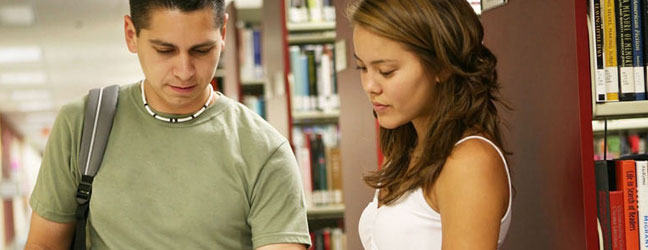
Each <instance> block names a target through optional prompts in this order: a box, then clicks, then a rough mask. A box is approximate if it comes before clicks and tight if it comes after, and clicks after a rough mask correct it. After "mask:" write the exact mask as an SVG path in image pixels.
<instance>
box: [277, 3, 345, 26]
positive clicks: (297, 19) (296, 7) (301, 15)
mask: <svg viewBox="0 0 648 250" xmlns="http://www.w3.org/2000/svg"><path fill="white" fill-rule="evenodd" d="M287 1H290V9H289V14H288V16H289V20H290V22H291V23H306V22H311V23H321V22H334V21H335V7H334V6H333V0H287Z"/></svg>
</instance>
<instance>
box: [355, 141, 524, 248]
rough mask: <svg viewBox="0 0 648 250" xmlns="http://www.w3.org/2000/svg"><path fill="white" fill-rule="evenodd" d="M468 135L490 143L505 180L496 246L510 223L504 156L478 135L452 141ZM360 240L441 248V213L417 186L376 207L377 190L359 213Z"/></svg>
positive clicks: (390, 245)
mask: <svg viewBox="0 0 648 250" xmlns="http://www.w3.org/2000/svg"><path fill="white" fill-rule="evenodd" d="M469 139H481V140H483V141H486V142H488V143H489V144H491V145H492V146H493V147H494V148H495V149H496V150H497V152H498V153H499V155H500V157H501V158H502V161H503V162H504V166H505V167H506V175H507V177H508V183H509V202H508V208H507V209H506V214H504V217H503V218H502V220H501V222H500V232H499V238H498V240H497V248H498V249H499V248H500V247H501V246H502V243H503V242H504V239H505V238H506V233H507V232H508V229H509V225H510V224H511V202H512V195H511V175H510V173H509V169H508V165H507V164H506V159H505V158H504V155H503V154H502V151H500V149H499V148H497V146H495V144H494V143H493V142H491V141H489V140H488V139H486V138H484V137H481V136H468V137H465V138H463V139H461V140H460V141H459V142H457V143H456V144H455V146H456V145H458V144H460V143H462V142H464V141H466V140H469ZM358 231H359V233H360V240H361V241H362V245H363V246H364V248H365V250H402V249H407V250H419V249H420V250H424V249H425V250H441V215H440V214H439V213H437V212H436V211H434V210H433V209H432V208H431V207H430V206H429V205H428V203H427V202H426V201H425V197H424V195H423V190H422V189H421V188H418V189H415V190H413V191H410V192H409V193H405V194H404V195H403V196H401V197H400V198H399V199H398V200H397V201H395V202H394V203H393V204H390V205H388V206H381V207H380V208H378V190H376V193H375V195H374V198H373V201H371V203H369V205H367V207H366V208H365V210H364V211H363V212H362V215H361V216H360V223H359V225H358Z"/></svg>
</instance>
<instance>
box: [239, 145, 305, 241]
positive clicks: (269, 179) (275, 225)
mask: <svg viewBox="0 0 648 250" xmlns="http://www.w3.org/2000/svg"><path fill="white" fill-rule="evenodd" d="M300 176H301V175H300V174H299V168H298V167H297V161H296V160H295V157H294V154H293V153H292V150H291V149H290V145H289V144H288V143H287V142H284V143H282V144H281V145H280V146H279V147H278V148H277V149H276V150H275V152H274V153H272V155H271V156H270V158H269V159H268V160H267V161H266V163H265V164H264V166H263V168H262V169H261V171H260V173H259V176H258V178H257V180H256V182H255V184H254V187H253V190H252V196H251V208H250V214H249V216H248V223H249V225H250V227H251V228H252V245H253V247H254V248H255V249H256V248H258V247H260V246H264V245H268V244H280V243H299V244H304V245H307V246H310V244H311V242H310V236H309V233H308V222H307V217H306V203H305V199H304V191H303V188H302V182H301V177H300Z"/></svg>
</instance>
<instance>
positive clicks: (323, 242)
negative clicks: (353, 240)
mask: <svg viewBox="0 0 648 250" xmlns="http://www.w3.org/2000/svg"><path fill="white" fill-rule="evenodd" d="M310 236H311V242H312V243H313V244H312V245H311V247H310V248H309V249H308V250H345V249H346V235H345V234H344V232H343V231H342V229H341V228H328V227H327V228H324V229H320V230H316V231H314V232H311V233H310Z"/></svg>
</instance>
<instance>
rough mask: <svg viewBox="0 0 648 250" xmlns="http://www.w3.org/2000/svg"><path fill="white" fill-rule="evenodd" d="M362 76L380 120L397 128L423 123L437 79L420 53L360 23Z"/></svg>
mask: <svg viewBox="0 0 648 250" xmlns="http://www.w3.org/2000/svg"><path fill="white" fill-rule="evenodd" d="M353 45H354V47H355V57H356V60H357V64H358V69H359V70H360V79H361V82H362V88H363V89H364V91H365V93H366V94H367V97H368V98H369V101H371V103H372V104H373V109H374V110H375V111H376V114H377V115H378V123H380V126H382V127H383V128H387V129H394V128H397V127H398V126H400V125H403V124H405V123H407V122H410V121H411V122H413V123H414V125H415V126H416V125H417V124H423V122H424V121H426V118H427V117H428V116H429V115H430V112H431V110H432V109H431V105H432V100H431V99H432V89H433V84H434V83H433V82H432V81H431V80H430V79H429V78H430V77H429V74H428V73H429V72H425V69H424V68H423V65H422V64H421V62H420V61H419V60H418V58H417V57H416V55H414V54H413V53H412V52H410V51H408V50H405V48H404V47H403V46H402V45H401V44H400V43H398V42H396V41H393V40H390V39H388V38H385V37H381V36H378V35H376V34H374V33H372V32H370V31H369V30H367V29H365V28H363V27H362V26H360V25H356V26H355V28H354V30H353Z"/></svg>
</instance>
